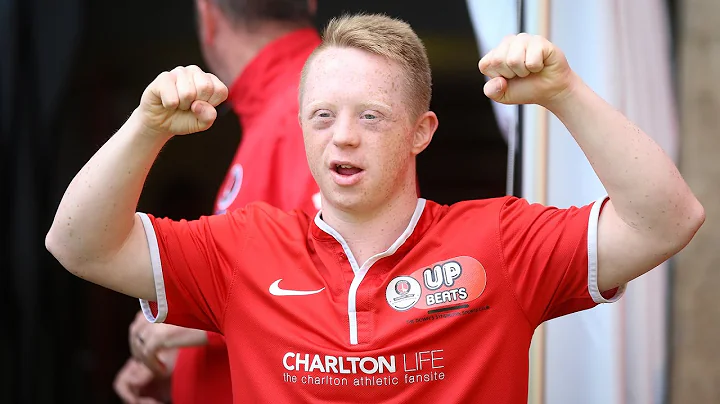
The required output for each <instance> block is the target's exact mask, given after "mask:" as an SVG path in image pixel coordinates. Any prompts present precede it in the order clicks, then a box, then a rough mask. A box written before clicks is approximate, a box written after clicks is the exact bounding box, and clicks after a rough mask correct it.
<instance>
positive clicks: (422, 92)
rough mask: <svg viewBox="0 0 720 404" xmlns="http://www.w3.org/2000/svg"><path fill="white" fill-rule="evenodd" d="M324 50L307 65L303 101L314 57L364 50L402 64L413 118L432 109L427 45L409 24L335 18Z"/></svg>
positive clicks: (361, 17) (358, 17) (327, 31)
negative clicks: (328, 51) (333, 51)
mask: <svg viewBox="0 0 720 404" xmlns="http://www.w3.org/2000/svg"><path fill="white" fill-rule="evenodd" d="M322 38H323V41H322V44H320V46H318V47H317V49H315V51H314V52H313V53H312V54H311V55H310V57H309V58H308V60H307V61H306V62H305V66H304V67H303V70H302V76H301V79H300V97H301V98H302V93H303V88H304V86H305V79H306V76H307V73H308V70H309V66H310V64H311V63H312V60H313V59H314V57H315V56H316V55H317V54H318V53H320V52H321V51H322V50H324V49H327V48H331V47H337V48H355V49H360V50H363V51H366V52H369V53H372V54H375V55H378V56H382V57H384V58H386V59H388V60H391V61H393V62H395V63H398V64H399V65H400V66H401V67H402V69H403V70H404V72H405V85H406V88H407V90H408V94H407V95H408V99H409V102H408V109H409V111H410V113H411V114H412V116H413V118H416V117H419V116H420V115H422V114H423V113H425V112H427V111H428V110H429V109H430V97H431V96H432V74H431V72H430V62H429V61H428V57H427V52H426V50H425V45H423V43H422V41H421V40H420V38H419V37H418V36H417V34H416V33H415V31H413V29H412V28H411V27H410V25H409V24H408V23H406V22H405V21H402V20H399V19H395V18H391V17H388V16H386V15H384V14H356V15H344V16H342V17H336V18H333V19H332V20H331V21H330V22H329V23H328V25H327V26H326V27H325V30H324V31H323V35H322Z"/></svg>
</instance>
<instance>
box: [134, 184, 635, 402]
mask: <svg viewBox="0 0 720 404" xmlns="http://www.w3.org/2000/svg"><path fill="white" fill-rule="evenodd" d="M601 205H602V201H599V202H596V203H594V204H590V205H587V206H584V207H581V208H576V207H573V208H569V209H557V208H552V207H545V206H541V205H536V204H533V205H529V204H528V203H527V202H526V201H524V200H522V199H517V198H514V197H505V198H497V199H489V200H479V201H467V202H461V203H457V204H454V205H452V206H443V205H439V204H436V203H433V202H429V201H425V200H424V199H418V204H417V208H416V210H415V214H414V215H413V217H412V219H411V222H410V223H409V225H408V227H407V229H406V230H405V232H404V233H403V234H402V235H401V236H400V238H398V240H397V241H396V242H395V243H394V244H393V245H392V246H391V247H390V248H389V249H388V250H387V251H385V252H383V253H381V254H378V255H375V256H373V257H371V258H370V259H368V261H367V262H364V263H358V262H356V260H355V259H354V257H353V255H352V253H351V252H350V250H349V248H348V247H347V245H346V243H345V242H344V240H343V238H342V237H341V236H340V234H338V233H337V232H336V231H335V230H334V229H332V228H331V227H330V226H329V225H328V224H326V223H325V222H323V220H322V218H321V214H318V215H316V216H315V217H314V218H313V217H311V216H308V215H306V214H304V213H302V212H299V211H295V212H293V213H286V212H283V211H281V210H278V209H275V208H272V207H270V206H269V205H267V204H263V203H255V204H251V205H249V206H248V207H247V208H244V209H239V210H236V211H233V212H232V213H228V214H226V215H219V216H212V217H204V218H201V219H200V220H197V221H191V222H188V221H179V222H175V221H171V220H168V219H157V218H154V217H152V216H148V215H145V214H139V215H140V217H141V219H142V221H143V224H144V225H145V229H146V234H147V237H148V245H149V247H150V251H151V257H152V262H153V273H154V277H155V284H156V289H157V297H158V302H157V310H156V311H157V315H156V317H155V316H154V312H155V310H151V308H150V305H149V303H148V302H145V301H143V302H142V306H143V310H144V311H145V313H146V315H147V316H148V318H149V319H150V320H151V321H153V320H156V321H167V322H169V323H173V324H178V325H182V326H185V327H193V328H204V329H208V330H213V331H218V332H220V333H223V334H224V335H225V337H226V340H227V344H228V345H227V346H228V353H229V357H230V363H231V367H232V369H233V373H232V383H233V390H234V391H236V392H238V394H236V395H235V397H234V400H235V402H236V403H244V402H279V403H280V402H282V403H285V402H369V403H375V402H383V403H387V402H392V403H395V402H397V403H409V402H446V403H465V402H487V403H498V404H499V403H517V404H519V403H523V404H524V403H526V402H527V381H528V362H529V360H528V349H529V346H530V341H531V337H532V335H533V331H534V330H535V328H536V327H537V326H538V325H539V324H540V323H542V322H543V321H545V320H548V319H551V318H554V317H558V316H562V315H565V314H568V313H572V312H575V311H579V310H583V309H588V308H590V307H593V306H594V305H596V304H597V303H601V302H609V301H614V300H616V299H618V298H619V297H620V295H621V294H622V289H623V288H620V290H618V291H616V292H615V293H614V296H613V297H612V298H611V299H610V300H606V299H605V298H604V297H603V295H601V294H600V291H599V290H598V286H597V222H598V217H599V213H600V209H601Z"/></svg>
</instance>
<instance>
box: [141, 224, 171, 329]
mask: <svg viewBox="0 0 720 404" xmlns="http://www.w3.org/2000/svg"><path fill="white" fill-rule="evenodd" d="M136 214H137V215H138V217H140V220H141V221H142V224H143V228H145V236H146V238H147V243H148V248H149V249H150V262H151V263H152V270H153V280H154V281H155V294H156V295H157V309H158V314H157V317H156V316H154V315H153V313H152V310H151V309H150V302H148V301H147V300H144V299H140V308H141V309H142V312H143V314H145V318H146V319H147V320H148V321H149V322H151V323H162V322H163V321H165V318H166V317H167V313H168V303H167V295H166V294H165V280H164V279H163V273H162V262H160V247H159V246H158V242H157V237H156V236H155V229H154V228H153V225H152V222H151V221H150V218H149V217H148V216H147V215H146V214H145V213H140V212H137V213H136Z"/></svg>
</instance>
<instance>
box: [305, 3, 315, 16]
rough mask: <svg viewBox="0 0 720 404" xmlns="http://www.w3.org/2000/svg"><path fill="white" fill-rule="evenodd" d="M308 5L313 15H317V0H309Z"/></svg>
mask: <svg viewBox="0 0 720 404" xmlns="http://www.w3.org/2000/svg"><path fill="white" fill-rule="evenodd" d="M307 6H308V12H309V13H310V15H311V16H313V17H314V16H315V13H317V0H308V2H307Z"/></svg>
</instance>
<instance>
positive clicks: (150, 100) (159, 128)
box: [138, 66, 228, 136]
mask: <svg viewBox="0 0 720 404" xmlns="http://www.w3.org/2000/svg"><path fill="white" fill-rule="evenodd" d="M227 96H228V89H227V87H226V86H225V85H224V84H223V83H222V82H221V81H220V80H219V79H218V78H217V77H215V75H213V74H210V73H205V72H204V71H202V70H201V69H200V68H199V67H197V66H187V67H176V68H175V69H173V70H171V71H169V72H163V73H161V74H160V75H159V76H157V78H156V79H155V80H154V81H153V82H152V83H150V85H149V86H148V87H147V88H146V89H145V91H144V92H143V95H142V98H141V100H140V107H139V108H138V112H139V116H140V119H141V121H142V124H143V125H144V126H145V128H146V129H147V130H149V131H151V132H153V133H156V134H157V135H160V136H173V135H185V134H188V133H195V132H201V131H204V130H206V129H208V128H209V127H210V126H212V124H213V122H215V118H216V117H217V111H215V107H216V106H218V105H219V104H220V103H221V102H223V101H225V99H226V98H227Z"/></svg>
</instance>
